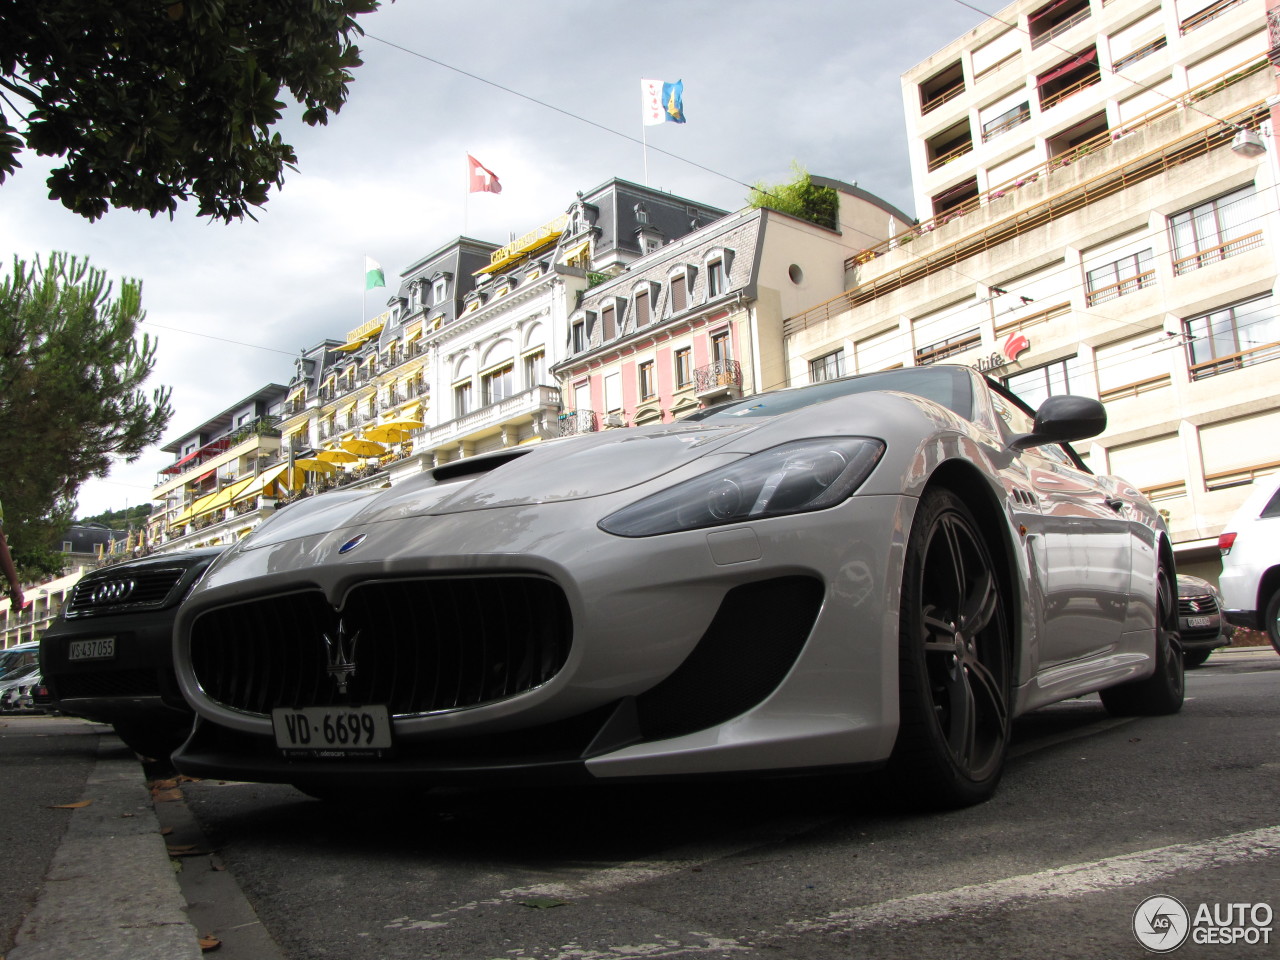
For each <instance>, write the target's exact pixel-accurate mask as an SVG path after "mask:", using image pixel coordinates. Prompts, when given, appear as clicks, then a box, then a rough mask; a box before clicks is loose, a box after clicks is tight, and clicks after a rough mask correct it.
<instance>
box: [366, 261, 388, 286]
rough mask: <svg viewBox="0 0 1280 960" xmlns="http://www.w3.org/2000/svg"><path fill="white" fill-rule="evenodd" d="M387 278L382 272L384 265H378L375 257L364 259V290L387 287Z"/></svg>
mask: <svg viewBox="0 0 1280 960" xmlns="http://www.w3.org/2000/svg"><path fill="white" fill-rule="evenodd" d="M386 285H387V278H386V276H385V275H384V274H383V272H382V264H380V263H378V261H377V260H375V259H373V257H369V256H366V257H365V258H364V288H365V289H366V290H372V289H373V288H374V287H385V286H386Z"/></svg>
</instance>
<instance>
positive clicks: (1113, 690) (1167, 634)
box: [1098, 557, 1186, 717]
mask: <svg viewBox="0 0 1280 960" xmlns="http://www.w3.org/2000/svg"><path fill="white" fill-rule="evenodd" d="M1170 569H1171V567H1169V566H1167V565H1166V564H1165V561H1164V558H1163V557H1161V558H1160V561H1159V563H1158V564H1157V566H1156V595H1155V609H1154V611H1153V613H1154V615H1155V653H1154V660H1155V671H1154V672H1153V673H1152V674H1151V676H1149V677H1144V678H1143V679H1141V680H1132V681H1130V682H1129V683H1122V684H1120V685H1119V686H1115V687H1107V688H1106V689H1105V690H1100V691H1099V692H1098V695H1099V696H1100V697H1101V698H1102V705H1103V706H1104V707H1106V708H1107V711H1108V712H1109V713H1112V714H1115V715H1116V716H1118V717H1137V716H1149V717H1154V716H1160V715H1162V714H1168V713H1177V712H1178V711H1179V710H1181V709H1182V700H1183V696H1184V694H1185V691H1186V676H1185V667H1184V665H1183V652H1182V637H1181V634H1180V633H1179V632H1178V601H1177V596H1178V591H1177V588H1176V587H1175V586H1174V579H1173V575H1172V574H1171V573H1170V572H1169V571H1170Z"/></svg>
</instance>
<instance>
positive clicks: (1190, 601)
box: [1178, 597, 1218, 617]
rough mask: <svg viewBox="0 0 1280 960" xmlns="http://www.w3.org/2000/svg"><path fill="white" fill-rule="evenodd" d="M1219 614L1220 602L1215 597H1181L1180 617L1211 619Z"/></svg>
mask: <svg viewBox="0 0 1280 960" xmlns="http://www.w3.org/2000/svg"><path fill="white" fill-rule="evenodd" d="M1217 612H1218V601H1216V600H1214V599H1213V597H1180V598H1179V599H1178V616H1180V617H1211V616H1213V615H1214V614H1216V613H1217Z"/></svg>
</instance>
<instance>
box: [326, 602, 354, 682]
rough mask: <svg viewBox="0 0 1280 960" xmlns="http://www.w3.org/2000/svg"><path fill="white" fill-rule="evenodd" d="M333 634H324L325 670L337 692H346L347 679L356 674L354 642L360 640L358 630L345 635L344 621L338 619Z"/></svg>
mask: <svg viewBox="0 0 1280 960" xmlns="http://www.w3.org/2000/svg"><path fill="white" fill-rule="evenodd" d="M334 634H335V636H332V637H331V636H329V634H327V633H326V634H324V652H325V657H326V658H327V659H328V661H329V663H328V666H327V667H326V670H327V671H328V673H329V676H331V677H333V680H334V683H336V684H337V685H338V692H339V693H346V692H347V681H348V680H350V679H351V678H352V677H354V676H355V674H356V644H357V643H359V642H360V631H359V630H357V631H356V632H355V633H353V634H352V635H351V636H349V637H348V636H347V624H346V621H344V620H342V619H341V618H339V619H338V629H337V630H335V631H334Z"/></svg>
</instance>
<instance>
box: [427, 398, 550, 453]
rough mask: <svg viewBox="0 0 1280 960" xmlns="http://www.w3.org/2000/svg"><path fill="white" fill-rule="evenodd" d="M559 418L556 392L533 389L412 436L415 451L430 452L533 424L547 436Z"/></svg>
mask: <svg viewBox="0 0 1280 960" xmlns="http://www.w3.org/2000/svg"><path fill="white" fill-rule="evenodd" d="M559 414H560V388H559V387H550V386H537V387H533V388H532V389H530V390H525V391H523V392H521V393H517V394H514V395H513V396H510V397H507V398H506V399H504V400H499V401H498V402H497V403H491V404H489V405H488V406H484V407H481V408H480V409H478V410H473V411H471V412H470V413H467V414H464V415H463V416H461V417H457V418H455V419H453V420H450V421H448V422H446V423H442V424H440V425H439V426H438V427H423V428H421V429H419V430H415V431H414V433H413V439H414V443H415V445H416V447H417V449H418V450H422V451H427V452H429V451H431V450H432V449H435V448H441V447H447V446H449V445H452V444H455V443H462V442H474V441H475V440H478V439H481V438H483V437H486V436H492V435H494V434H497V433H499V432H503V431H505V430H507V429H510V428H513V427H519V426H521V425H527V424H529V423H533V424H534V425H535V429H537V430H539V431H540V432H541V433H542V434H543V435H545V436H548V437H549V436H550V435H551V434H550V433H548V432H547V431H548V430H554V428H552V427H550V426H549V421H551V420H553V419H555V418H558V417H559Z"/></svg>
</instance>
